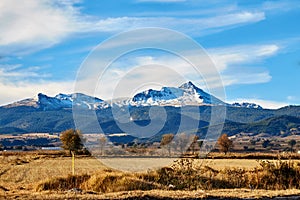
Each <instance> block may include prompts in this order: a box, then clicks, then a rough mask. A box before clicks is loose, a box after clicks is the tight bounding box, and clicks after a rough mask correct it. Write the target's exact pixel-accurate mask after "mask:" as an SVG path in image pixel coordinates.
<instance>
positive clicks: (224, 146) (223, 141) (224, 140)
mask: <svg viewBox="0 0 300 200" xmlns="http://www.w3.org/2000/svg"><path fill="white" fill-rule="evenodd" d="M218 144H219V147H220V151H221V152H223V153H225V154H227V152H228V151H229V150H230V149H231V148H232V147H233V143H232V141H231V140H230V139H229V138H228V135H227V134H223V135H221V137H219V139H218Z"/></svg>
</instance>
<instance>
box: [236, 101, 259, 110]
mask: <svg viewBox="0 0 300 200" xmlns="http://www.w3.org/2000/svg"><path fill="white" fill-rule="evenodd" d="M231 105H232V106H233V107H240V108H254V109H263V107H261V106H260V105H258V104H255V103H248V102H243V103H233V104H231Z"/></svg>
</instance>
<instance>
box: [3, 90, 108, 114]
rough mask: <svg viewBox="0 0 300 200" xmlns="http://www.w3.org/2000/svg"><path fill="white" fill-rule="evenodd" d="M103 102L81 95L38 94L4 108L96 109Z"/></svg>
mask: <svg viewBox="0 0 300 200" xmlns="http://www.w3.org/2000/svg"><path fill="white" fill-rule="evenodd" d="M102 103H103V100H101V99H99V98H96V97H91V96H88V95H85V94H81V93H74V94H58V95H56V96H54V97H50V96H47V95H45V94H42V93H39V94H38V95H37V98H28V99H24V100H21V101H17V102H15V103H12V104H9V105H7V106H5V107H8V108H9V107H18V106H28V107H35V108H39V109H41V110H57V109H71V108H72V106H79V107H81V108H88V109H98V107H101V106H102Z"/></svg>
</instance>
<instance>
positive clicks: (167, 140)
mask: <svg viewBox="0 0 300 200" xmlns="http://www.w3.org/2000/svg"><path fill="white" fill-rule="evenodd" d="M173 139H174V134H172V133H170V134H165V135H163V136H162V139H161V141H160V145H161V146H166V148H167V149H168V152H169V156H171V142H172V140H173Z"/></svg>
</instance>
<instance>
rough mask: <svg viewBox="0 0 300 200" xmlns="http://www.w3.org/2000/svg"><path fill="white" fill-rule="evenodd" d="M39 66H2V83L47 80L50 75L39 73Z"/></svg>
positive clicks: (0, 66)
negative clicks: (31, 79) (37, 79)
mask: <svg viewBox="0 0 300 200" xmlns="http://www.w3.org/2000/svg"><path fill="white" fill-rule="evenodd" d="M39 70H40V67H39V66H30V67H26V68H23V66H22V65H21V64H14V65H9V64H3V65H1V64H0V81H1V82H15V81H20V80H24V79H29V78H39V79H40V78H46V77H49V76H50V75H49V74H41V73H39Z"/></svg>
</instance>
